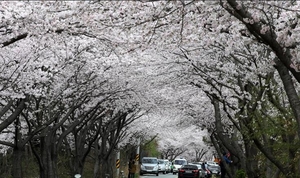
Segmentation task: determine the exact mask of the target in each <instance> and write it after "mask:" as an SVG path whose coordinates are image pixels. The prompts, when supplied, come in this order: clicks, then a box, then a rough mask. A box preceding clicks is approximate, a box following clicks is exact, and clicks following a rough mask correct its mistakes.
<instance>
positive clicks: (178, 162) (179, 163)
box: [173, 158, 187, 174]
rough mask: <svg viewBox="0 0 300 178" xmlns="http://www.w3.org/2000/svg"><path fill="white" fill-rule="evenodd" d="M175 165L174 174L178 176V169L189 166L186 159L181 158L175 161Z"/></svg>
mask: <svg viewBox="0 0 300 178" xmlns="http://www.w3.org/2000/svg"><path fill="white" fill-rule="evenodd" d="M173 164H174V167H175V168H174V169H173V174H176V173H177V172H178V169H179V168H181V166H182V165H186V164H187V160H186V159H184V158H179V159H174V161H173Z"/></svg>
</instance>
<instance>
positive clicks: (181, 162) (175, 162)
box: [174, 160, 186, 165]
mask: <svg viewBox="0 0 300 178" xmlns="http://www.w3.org/2000/svg"><path fill="white" fill-rule="evenodd" d="M174 164H179V165H184V164H186V161H185V160H175V161H174Z"/></svg>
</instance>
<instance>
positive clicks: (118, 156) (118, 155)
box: [116, 150, 120, 177]
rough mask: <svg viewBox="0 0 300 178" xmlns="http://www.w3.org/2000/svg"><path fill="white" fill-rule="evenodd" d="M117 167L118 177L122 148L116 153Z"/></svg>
mask: <svg viewBox="0 0 300 178" xmlns="http://www.w3.org/2000/svg"><path fill="white" fill-rule="evenodd" d="M116 157H117V158H116V168H117V177H119V175H120V150H117V155H116Z"/></svg>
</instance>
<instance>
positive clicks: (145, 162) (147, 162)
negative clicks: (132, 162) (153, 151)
mask: <svg viewBox="0 0 300 178" xmlns="http://www.w3.org/2000/svg"><path fill="white" fill-rule="evenodd" d="M143 174H156V176H158V159H157V158H155V157H143V158H142V160H141V169H140V175H143Z"/></svg>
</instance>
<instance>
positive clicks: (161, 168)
mask: <svg viewBox="0 0 300 178" xmlns="http://www.w3.org/2000/svg"><path fill="white" fill-rule="evenodd" d="M158 172H162V173H163V174H166V173H167V167H166V163H165V161H164V160H163V159H158Z"/></svg>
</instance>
